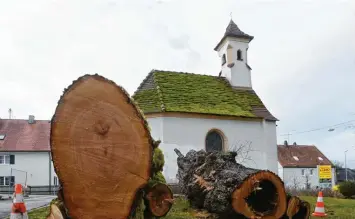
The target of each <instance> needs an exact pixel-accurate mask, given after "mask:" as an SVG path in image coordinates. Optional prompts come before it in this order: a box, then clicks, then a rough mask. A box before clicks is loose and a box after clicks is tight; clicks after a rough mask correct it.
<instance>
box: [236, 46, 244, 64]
mask: <svg viewBox="0 0 355 219" xmlns="http://www.w3.org/2000/svg"><path fill="white" fill-rule="evenodd" d="M237 60H239V61H243V57H242V51H241V50H240V49H239V50H238V51H237Z"/></svg>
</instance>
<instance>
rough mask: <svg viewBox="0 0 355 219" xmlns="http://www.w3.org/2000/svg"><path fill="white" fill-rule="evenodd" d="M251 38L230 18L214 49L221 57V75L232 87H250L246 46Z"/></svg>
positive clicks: (249, 69) (247, 46)
mask: <svg viewBox="0 0 355 219" xmlns="http://www.w3.org/2000/svg"><path fill="white" fill-rule="evenodd" d="M253 39H254V37H253V36H250V35H248V34H246V33H244V32H243V31H241V30H240V29H239V27H238V26H237V25H236V24H235V23H234V22H233V20H231V21H230V22H229V24H228V26H227V28H226V32H225V33H224V36H223V37H222V39H221V40H220V41H219V43H218V44H217V46H216V47H215V49H214V50H215V51H217V52H218V55H219V57H220V59H221V67H222V70H221V76H223V77H226V78H227V79H228V80H229V82H230V84H231V85H232V86H233V87H243V88H252V84H251V72H250V71H251V68H250V66H249V65H248V48H249V43H250V41H252V40H253Z"/></svg>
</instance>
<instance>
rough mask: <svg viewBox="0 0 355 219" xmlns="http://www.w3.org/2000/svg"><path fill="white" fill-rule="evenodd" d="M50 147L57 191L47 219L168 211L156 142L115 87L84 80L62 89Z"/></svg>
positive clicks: (139, 217) (134, 218)
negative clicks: (57, 179) (59, 186)
mask: <svg viewBox="0 0 355 219" xmlns="http://www.w3.org/2000/svg"><path fill="white" fill-rule="evenodd" d="M50 144H51V153H52V160H53V164H54V168H55V171H56V173H57V175H58V178H59V181H60V184H61V189H60V190H59V192H58V199H57V200H56V201H55V202H53V203H52V204H51V206H50V209H51V212H50V214H49V215H48V217H47V218H51V219H63V218H71V219H95V218H100V219H111V218H117V219H127V218H130V219H143V218H144V219H148V218H153V217H161V216H164V215H166V214H167V213H168V211H169V210H170V208H171V206H172V201H173V195H172V192H171V190H170V188H169V187H168V186H167V185H166V184H165V183H164V177H162V174H161V170H162V166H163V165H164V160H162V156H163V155H162V153H161V151H160V150H158V149H157V147H158V145H159V141H154V140H153V139H152V137H151V134H150V131H149V127H148V123H147V121H146V120H145V118H144V116H143V114H142V112H141V111H140V110H139V108H138V107H137V106H136V104H135V103H134V101H133V100H132V99H131V98H130V96H129V95H128V93H127V92H126V91H125V90H124V89H123V88H122V87H120V86H117V85H116V84H115V83H114V82H112V81H110V80H107V79H106V78H104V77H102V76H99V75H97V74H96V75H84V76H83V77H80V78H79V79H78V80H76V81H74V82H73V84H72V85H70V86H69V87H68V88H67V89H65V90H64V94H63V95H62V97H61V98H60V100H59V102H58V105H57V108H56V110H55V114H54V116H53V118H52V121H51V133H50ZM154 159H156V162H154Z"/></svg>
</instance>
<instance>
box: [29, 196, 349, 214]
mask: <svg viewBox="0 0 355 219" xmlns="http://www.w3.org/2000/svg"><path fill="white" fill-rule="evenodd" d="M301 199H303V200H305V201H308V202H309V203H310V204H311V212H312V213H313V211H314V208H315V204H316V202H317V197H311V196H301ZM324 204H325V210H326V213H327V214H328V217H326V218H329V219H352V218H355V200H349V199H336V198H324ZM48 211H49V209H48V207H47V208H40V209H37V210H34V211H31V212H29V218H31V219H44V218H46V216H47V215H48ZM192 215H193V211H192V209H191V208H190V207H189V203H188V202H187V201H186V200H185V199H182V198H177V199H176V202H175V204H174V206H173V208H172V209H171V210H170V212H169V214H168V215H167V216H166V217H165V219H194V218H195V217H193V216H192ZM311 218H312V219H316V218H313V217H311Z"/></svg>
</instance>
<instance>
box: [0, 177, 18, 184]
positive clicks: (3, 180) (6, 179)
mask: <svg viewBox="0 0 355 219" xmlns="http://www.w3.org/2000/svg"><path fill="white" fill-rule="evenodd" d="M13 185H15V176H0V186H13Z"/></svg>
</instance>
